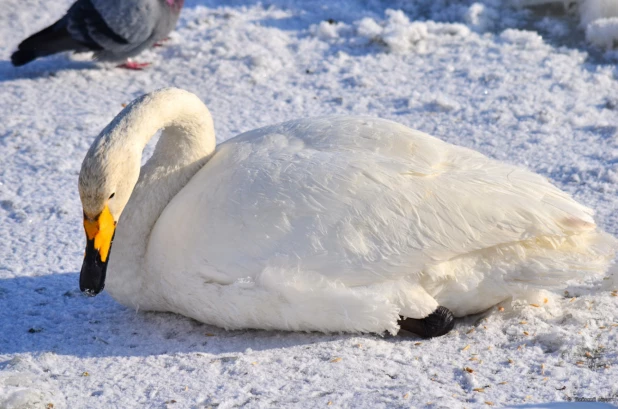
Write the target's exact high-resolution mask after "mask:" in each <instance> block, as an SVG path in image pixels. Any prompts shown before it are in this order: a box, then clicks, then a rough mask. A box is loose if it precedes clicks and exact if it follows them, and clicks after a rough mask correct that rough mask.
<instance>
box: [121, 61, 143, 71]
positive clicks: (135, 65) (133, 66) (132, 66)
mask: <svg viewBox="0 0 618 409" xmlns="http://www.w3.org/2000/svg"><path fill="white" fill-rule="evenodd" d="M148 66H150V63H149V62H137V61H131V60H127V62H125V63H124V64H120V65H118V68H126V69H127V70H134V71H141V70H143V69H144V68H146V67H148Z"/></svg>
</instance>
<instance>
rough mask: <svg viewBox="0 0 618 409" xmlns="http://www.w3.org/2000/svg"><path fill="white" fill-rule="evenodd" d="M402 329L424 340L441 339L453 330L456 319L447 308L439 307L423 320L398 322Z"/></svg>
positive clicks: (404, 319) (409, 319)
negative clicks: (440, 337)
mask: <svg viewBox="0 0 618 409" xmlns="http://www.w3.org/2000/svg"><path fill="white" fill-rule="evenodd" d="M398 324H399V326H400V327H401V329H403V330H406V331H409V332H412V333H414V334H416V335H419V336H421V337H423V338H433V337H439V336H442V335H444V334H446V333H448V332H449V331H450V330H452V329H453V326H454V325H455V318H454V317H453V314H452V313H451V311H449V309H448V308H446V307H438V308H436V310H435V311H434V312H432V313H431V314H429V315H428V316H426V317H425V318H423V319H420V320H419V319H414V318H403V317H402V319H401V320H399V321H398Z"/></svg>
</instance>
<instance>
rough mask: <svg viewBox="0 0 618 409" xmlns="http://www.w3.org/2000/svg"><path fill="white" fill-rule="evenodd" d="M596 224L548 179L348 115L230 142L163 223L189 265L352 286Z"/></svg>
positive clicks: (389, 125) (238, 274) (414, 133)
mask: <svg viewBox="0 0 618 409" xmlns="http://www.w3.org/2000/svg"><path fill="white" fill-rule="evenodd" d="M594 227H595V225H594V221H593V219H592V211H591V210H589V209H588V208H586V207H584V206H582V205H580V204H578V203H577V202H575V201H574V200H573V199H571V198H570V197H569V196H568V195H567V194H565V193H564V192H562V191H560V190H559V189H557V188H556V187H554V186H552V185H551V184H550V183H549V182H548V181H547V180H546V179H545V178H543V177H541V176H539V175H536V174H533V173H531V172H529V171H526V170H523V169H519V168H516V167H514V166H510V165H506V164H503V163H499V162H496V161H494V160H491V159H489V158H487V157H485V156H483V155H481V154H479V153H477V152H474V151H471V150H469V149H465V148H461V147H457V146H453V145H449V144H446V143H444V142H442V141H440V140H438V139H436V138H433V137H431V136H429V135H426V134H423V133H421V132H418V131H413V130H410V129H409V128H406V127H404V126H402V125H398V124H395V123H392V122H388V121H383V120H373V119H359V118H345V117H344V118H327V119H322V120H320V119H312V120H305V121H295V122H292V123H286V124H282V125H278V126H274V127H269V128H264V129H261V130H257V131H253V132H250V133H248V134H245V135H241V136H239V137H237V138H234V139H232V140H230V141H228V142H226V143H224V144H222V145H221V146H220V147H219V148H218V150H217V153H216V154H215V155H214V157H213V158H212V159H211V160H210V161H209V162H208V163H207V165H206V166H205V167H204V168H203V169H202V170H201V171H200V172H198V173H197V174H196V175H195V177H194V178H193V179H192V180H191V181H190V182H189V184H187V186H186V187H185V188H184V189H183V190H181V192H180V193H179V194H178V195H177V196H176V197H175V198H174V200H172V202H171V203H170V205H168V207H167V209H166V210H165V212H164V213H163V215H162V216H161V218H160V219H159V221H158V222H157V229H158V230H159V232H162V231H166V233H165V234H166V235H168V234H169V236H166V237H167V238H168V240H169V241H170V242H182V243H185V244H184V245H185V247H184V250H178V251H177V253H183V254H184V255H185V256H186V255H187V254H189V255H192V256H191V257H197V258H196V259H193V260H185V261H184V262H186V263H189V265H194V266H197V265H205V264H208V265H211V266H216V267H217V268H218V269H219V270H220V271H225V272H226V274H230V275H232V276H236V278H238V277H242V276H247V275H252V272H254V271H255V270H256V268H259V266H264V265H269V266H272V265H275V266H278V265H279V266H282V267H285V268H296V267H298V268H302V269H306V270H313V271H319V272H320V273H321V274H324V275H327V276H332V277H331V278H336V279H338V280H340V281H341V282H343V283H345V284H348V285H361V284H366V283H370V282H375V281H376V280H381V279H392V278H395V277H402V276H406V275H410V274H414V273H418V272H420V271H422V270H423V268H425V267H426V266H427V265H428V264H435V263H439V262H440V261H445V260H449V259H451V258H453V257H455V256H458V255H461V254H466V253H470V252H472V251H475V250H479V249H484V248H488V247H493V246H496V245H499V244H503V243H511V242H516V241H521V240H525V239H528V238H532V237H536V236H547V235H559V236H560V235H567V234H571V233H572V232H576V231H580V230H590V229H594ZM161 234H162V233H161ZM186 243H189V244H186ZM187 245H188V246H189V247H191V248H188V247H186V246H187Z"/></svg>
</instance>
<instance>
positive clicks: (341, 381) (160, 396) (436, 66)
mask: <svg viewBox="0 0 618 409" xmlns="http://www.w3.org/2000/svg"><path fill="white" fill-rule="evenodd" d="M528 3H530V2H528ZM543 3H546V4H543V5H537V6H533V7H528V6H526V7H523V6H524V5H523V4H516V3H515V2H512V3H509V4H506V3H505V2H501V1H498V0H483V1H478V2H472V1H458V2H453V1H447V0H419V1H409V0H388V1H387V0H383V1H381V0H337V1H330V2H326V1H322V0H303V1H301V0H272V1H270V2H264V3H260V2H257V1H254V0H225V1H223V0H201V1H198V0H189V1H187V2H186V7H185V9H183V12H182V14H181V17H180V21H179V25H178V28H177V30H176V31H175V32H174V33H173V34H172V38H171V40H170V41H169V42H168V43H167V44H166V46H165V47H164V48H157V49H153V50H148V51H147V52H145V53H143V54H142V55H141V56H140V58H139V59H140V60H148V61H152V62H153V63H154V65H153V67H152V68H150V69H148V70H145V71H141V72H134V71H125V70H120V69H116V68H114V67H113V66H111V65H105V64H98V63H94V62H91V61H90V59H89V56H88V55H79V56H68V55H66V54H63V55H57V56H53V57H50V58H46V59H42V60H40V61H35V62H33V63H32V64H29V65H27V66H25V67H22V68H20V69H15V68H13V67H12V66H11V65H10V63H9V61H8V59H9V56H10V54H11V52H12V51H13V50H14V48H15V47H16V45H17V44H18V43H19V42H20V41H21V40H22V39H23V38H25V37H26V36H27V35H29V34H31V33H33V32H35V31H36V30H39V29H41V28H43V27H44V26H45V25H46V24H49V23H51V22H53V21H55V19H57V18H59V17H60V16H62V15H63V14H64V12H66V10H67V8H68V7H69V5H70V0H58V1H56V2H48V1H43V0H4V2H3V6H4V7H3V9H2V10H3V11H2V13H1V14H0V23H2V24H0V53H1V55H2V57H1V61H0V118H1V120H0V163H2V165H1V166H0V221H1V222H0V237H1V239H2V241H1V243H2V244H1V245H0V408H3V409H4V408H7V409H8V408H45V407H51V406H50V404H53V407H54V408H131V407H140V408H141V407H146V408H165V407H168V408H207V407H218V408H231V407H247V408H270V407H286V408H294V407H296V408H308V407H326V406H329V405H330V407H335V408H336V407H366V408H398V407H402V408H403V407H415V408H416V407H428V408H464V407H465V408H475V407H490V406H489V405H490V404H491V405H493V407H521V408H535V407H536V408H561V407H564V408H578V407H581V408H586V407H591V408H599V409H600V408H603V407H608V406H609V405H610V404H612V403H613V404H616V403H618V352H617V351H618V336H617V334H618V332H617V331H618V296H617V295H618V293H617V292H616V290H618V279H617V278H616V276H615V275H614V276H611V275H610V276H608V277H605V278H604V279H599V280H588V281H584V282H573V283H569V285H568V288H567V292H566V293H559V294H550V293H546V294H538V293H537V294H535V296H534V297H533V296H531V297H529V299H527V300H526V301H525V302H521V301H520V302H517V303H509V302H506V303H503V304H502V305H501V306H499V307H496V308H493V309H491V310H490V311H487V312H486V313H485V314H481V315H477V316H473V317H468V318H465V319H461V320H458V322H457V324H456V326H455V330H454V331H453V332H451V333H450V334H448V335H447V336H445V337H442V338H437V339H432V340H428V341H425V340H420V339H418V338H416V337H414V336H412V335H409V336H405V335H403V336H397V337H391V336H384V337H380V336H377V335H364V336H358V335H356V336H355V335H322V334H318V333H284V332H275V331H253V330H244V331H224V330H222V329H219V328H216V327H211V326H207V325H203V324H200V323H198V322H196V321H193V320H190V319H187V318H184V317H182V316H178V315H174V314H166V313H143V312H137V311H132V310H128V309H126V308H124V307H122V306H120V305H119V304H117V303H115V302H114V301H113V300H112V299H111V298H110V297H109V296H108V295H107V294H105V293H103V294H102V295H100V296H98V297H96V298H85V297H83V296H82V295H81V294H80V293H79V291H78V288H77V285H78V271H79V268H80V265H81V259H82V256H83V246H84V243H85V240H84V234H83V231H82V229H83V227H82V225H81V206H80V203H79V198H78V194H77V175H78V172H79V169H80V165H81V161H82V158H83V157H84V154H85V152H86V150H87V148H88V147H89V145H90V143H91V142H92V140H93V138H94V137H95V136H96V135H97V134H98V133H99V132H100V130H101V129H102V128H103V127H104V126H105V125H106V124H107V123H108V122H109V121H110V120H111V119H112V118H113V117H114V116H115V115H116V114H117V113H118V112H119V110H120V109H121V108H122V104H125V103H127V102H129V101H131V100H132V99H134V98H135V97H137V96H139V95H142V94H143V93H145V92H149V91H152V90H155V89H158V88H161V87H164V86H176V87H181V88H185V89H188V90H190V91H192V92H194V93H196V94H197V95H199V96H200V98H202V99H203V100H204V101H205V102H206V104H207V105H208V107H209V108H210V110H211V112H212V114H213V117H214V119H215V128H216V131H217V134H218V140H219V141H223V140H225V139H228V138H230V137H232V136H234V135H236V134H238V133H240V132H242V131H246V130H250V129H253V128H256V127H259V126H263V125H267V124H272V123H276V122H281V121H284V120H288V119H293V118H298V117H308V116H315V115H326V114H337V113H341V114H344V113H345V114H351V113H352V114H357V115H372V116H379V117H384V118H387V119H392V120H395V121H397V122H401V123H403V124H405V125H407V126H410V127H412V128H416V129H420V130H422V131H424V132H427V133H430V134H432V135H435V136H438V137H441V138H443V139H444V140H446V141H448V142H450V143H456V144H460V145H463V146H467V147H469V148H473V149H476V150H479V151H481V152H482V153H484V154H486V155H489V156H490V157H493V158H496V159H499V160H502V161H506V162H509V163H512V164H517V165H521V166H526V167H528V168H529V169H531V170H533V171H535V172H538V173H540V174H542V175H544V176H546V177H548V178H549V179H551V180H552V181H553V182H554V183H555V184H557V185H558V186H559V187H560V188H562V189H564V190H566V191H568V192H569V193H571V194H573V195H574V197H575V198H576V199H577V200H579V201H580V202H582V203H583V204H585V205H587V206H590V207H592V208H594V209H596V211H597V213H596V220H597V222H598V223H599V225H600V226H601V227H602V228H604V229H605V230H606V231H608V232H609V233H611V234H614V235H618V212H616V208H617V206H618V142H617V138H618V97H617V96H618V69H617V68H616V66H615V62H616V59H617V54H616V51H615V49H614V48H611V49H607V45H609V41H607V38H608V37H607V36H610V37H611V35H613V34H611V33H614V32H615V31H613V30H614V29H613V28H608V27H611V26H612V24H614V23H613V21H614V20H612V19H613V18H615V17H616V16H615V15H610V14H608V13H606V14H601V15H598V14H597V15H596V17H595V18H594V19H592V20H590V22H588V23H587V26H586V27H582V26H580V22H579V15H578V14H572V13H578V11H577V10H580V9H579V8H578V9H577V10H575V11H573V10H572V9H571V8H565V7H564V2H560V4H558V5H557V6H556V4H551V3H552V2H547V1H546V2H543ZM553 3H555V2H553ZM590 4H593V2H590ZM598 4H600V3H598ZM599 7H601V6H599ZM604 10H607V9H604ZM582 15H583V14H582ZM603 20H607V21H608V22H609V23H608V25H607V27H606V26H605V25H604V24H602V23H603ZM610 23H611V24H610ZM590 24H596V25H597V26H598V27H599V29H598V31H594V30H593V29H590V30H588V28H587V27H588V26H589V25H590ZM600 27H605V28H600ZM595 30H596V29H595ZM588 31H590V32H593V31H594V32H595V33H596V32H604V33H605V34H598V36H599V38H603V39H602V40H599V44H601V43H602V44H603V46H602V47H596V46H591V45H589V44H588V43H587V42H586V35H587V34H586V33H587V32H588ZM608 33H609V34H608ZM595 35H597V34H588V37H589V40H590V41H592V42H593V43H594V44H597V41H596V40H595V41H593V40H592V36H595ZM595 38H596V37H595ZM612 47H613V45H612ZM582 399H592V400H597V401H599V402H597V403H596V404H583V403H580V402H578V401H579V400H582ZM576 402H577V406H575V404H576ZM601 402H604V403H601Z"/></svg>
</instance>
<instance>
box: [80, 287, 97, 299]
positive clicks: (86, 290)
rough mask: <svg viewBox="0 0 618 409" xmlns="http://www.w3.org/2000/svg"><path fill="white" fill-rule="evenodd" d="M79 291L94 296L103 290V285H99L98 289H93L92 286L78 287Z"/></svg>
mask: <svg viewBox="0 0 618 409" xmlns="http://www.w3.org/2000/svg"><path fill="white" fill-rule="evenodd" d="M80 290H81V292H82V293H83V294H84V295H86V296H87V297H94V296H96V295H97V294H99V293H100V292H101V291H103V287H101V288H100V289H93V288H80Z"/></svg>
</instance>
